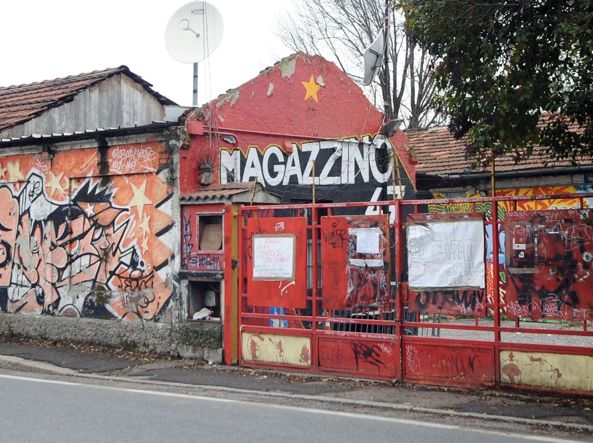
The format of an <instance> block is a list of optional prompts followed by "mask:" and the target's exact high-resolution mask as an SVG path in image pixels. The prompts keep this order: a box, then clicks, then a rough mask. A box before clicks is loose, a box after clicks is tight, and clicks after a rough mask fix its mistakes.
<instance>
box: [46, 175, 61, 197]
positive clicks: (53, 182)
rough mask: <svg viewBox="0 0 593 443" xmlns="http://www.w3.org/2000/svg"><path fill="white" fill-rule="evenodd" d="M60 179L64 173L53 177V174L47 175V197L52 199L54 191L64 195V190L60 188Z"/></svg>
mask: <svg viewBox="0 0 593 443" xmlns="http://www.w3.org/2000/svg"><path fill="white" fill-rule="evenodd" d="M62 177H64V173H63V172H62V173H61V174H60V175H55V174H54V173H53V172H50V173H49V196H50V197H52V196H53V195H54V193H55V192H56V190H57V191H58V192H59V193H60V194H63V193H64V188H63V187H62V183H61V182H62Z"/></svg>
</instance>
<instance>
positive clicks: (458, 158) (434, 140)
mask: <svg viewBox="0 0 593 443" xmlns="http://www.w3.org/2000/svg"><path fill="white" fill-rule="evenodd" d="M405 134H406V137H407V138H408V142H409V148H410V150H411V151H412V154H413V156H414V157H415V158H416V160H417V162H418V163H417V164H416V171H417V173H419V174H426V175H438V176H446V175H467V174H472V173H481V172H489V170H490V168H486V169H485V168H483V167H478V168H473V167H472V163H473V162H472V160H471V159H466V157H465V149H466V145H467V141H466V140H464V139H461V140H457V139H455V138H454V137H453V135H452V134H451V133H450V132H449V129H448V128H446V127H441V128H432V129H427V130H423V131H407V132H406V133H405ZM592 163H593V159H583V160H582V162H580V164H581V165H591V164H592ZM568 166H574V165H573V164H572V163H571V162H570V160H552V159H551V158H550V157H549V156H547V155H545V153H544V149H543V148H542V147H539V146H536V147H535V148H534V150H533V154H532V155H531V156H530V157H529V158H528V159H526V160H522V161H520V162H519V163H516V162H515V160H514V158H513V157H512V156H511V155H504V156H501V157H497V158H496V171H497V172H513V171H526V170H534V169H542V168H553V167H556V168H557V167H568Z"/></svg>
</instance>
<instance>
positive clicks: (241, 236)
mask: <svg viewBox="0 0 593 443" xmlns="http://www.w3.org/2000/svg"><path fill="white" fill-rule="evenodd" d="M243 209H244V208H243V207H241V209H239V220H238V223H237V225H238V230H237V231H238V235H239V258H238V260H237V261H238V266H239V272H238V275H239V284H238V287H239V297H238V298H237V299H238V303H239V306H238V307H237V312H238V313H239V325H238V327H237V335H238V337H237V364H238V365H240V366H241V365H242V364H243V337H242V336H241V327H242V326H243V291H244V289H245V288H244V287H243V282H244V281H245V279H244V275H243V274H244V273H245V271H246V269H245V268H246V266H245V259H244V257H245V241H244V240H245V234H244V232H243V231H244V226H243V220H244V218H245V214H246V213H247V212H246V211H244V210H243Z"/></svg>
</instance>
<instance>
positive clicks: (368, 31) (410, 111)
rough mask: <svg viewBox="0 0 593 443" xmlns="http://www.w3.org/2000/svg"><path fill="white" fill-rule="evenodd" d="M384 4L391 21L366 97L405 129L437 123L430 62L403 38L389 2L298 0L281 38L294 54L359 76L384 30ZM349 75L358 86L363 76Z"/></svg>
mask: <svg viewBox="0 0 593 443" xmlns="http://www.w3.org/2000/svg"><path fill="white" fill-rule="evenodd" d="M386 4H389V5H390V8H391V13H392V20H391V23H390V26H389V29H388V35H387V40H388V42H389V45H388V52H387V54H386V57H385V66H384V68H383V69H381V70H380V71H379V75H378V76H377V78H376V79H375V81H374V82H373V84H372V85H371V86H369V87H366V88H365V93H366V94H367V96H368V97H369V98H370V100H371V101H372V102H373V103H374V104H375V106H378V107H379V108H381V109H382V110H383V111H386V113H388V114H390V115H389V117H392V118H402V119H404V120H405V121H407V122H408V127H409V128H413V129H416V128H420V127H426V126H428V125H431V124H434V123H436V122H439V121H441V120H442V117H441V116H440V114H439V112H438V111H437V110H435V109H434V107H433V95H434V92H435V87H434V82H433V79H432V75H431V67H432V65H433V63H432V60H431V58H430V56H429V54H428V53H427V52H425V51H423V50H421V49H420V48H419V47H418V46H417V45H416V44H415V42H413V41H411V39H410V38H408V37H407V36H406V32H405V27H404V16H403V15H402V14H400V13H395V12H394V11H393V6H392V2H390V1H389V0H298V3H297V7H296V9H295V14H293V16H290V17H287V18H286V19H285V20H284V21H282V22H281V23H280V38H281V39H282V41H283V42H284V44H285V45H286V46H288V47H289V48H290V49H292V50H294V51H302V52H305V53H308V54H319V55H322V56H324V57H326V58H328V59H329V60H331V61H334V62H335V63H336V64H337V65H338V66H339V67H340V69H342V70H343V71H344V72H346V73H357V72H360V73H362V56H363V54H364V51H365V49H366V48H367V47H368V46H369V45H370V44H371V43H372V41H373V39H374V38H375V37H376V36H377V33H378V32H379V30H380V29H382V28H383V26H384V16H385V8H386ZM403 14H405V11H404V12H403ZM349 75H350V76H351V77H352V78H353V80H354V81H356V82H357V83H359V84H361V81H362V78H361V77H362V75H356V74H355V75H352V74H349Z"/></svg>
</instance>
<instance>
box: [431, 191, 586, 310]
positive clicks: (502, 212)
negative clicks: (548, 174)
mask: <svg viewBox="0 0 593 443" xmlns="http://www.w3.org/2000/svg"><path fill="white" fill-rule="evenodd" d="M591 191H592V188H591V185H583V186H578V187H577V186H573V185H566V186H535V187H522V188H512V189H499V190H497V191H496V195H497V196H500V197H514V196H525V197H529V196H536V195H570V194H579V193H586V192H591ZM432 194H433V197H434V198H437V199H451V198H473V197H485V196H487V194H486V193H484V192H477V191H476V192H469V191H466V192H440V191H439V192H433V193H432ZM580 200H581V199H579V198H576V197H573V198H563V199H562V198H556V199H545V200H532V201H521V202H516V203H514V202H499V204H498V214H497V215H498V219H499V221H500V222H504V221H505V220H506V217H507V213H508V212H510V211H513V210H517V211H534V210H538V211H544V210H556V209H578V208H579V207H580V204H581V201H580ZM592 200H593V199H587V198H585V199H583V207H584V208H588V207H591V205H593V201H592ZM428 211H429V212H430V213H433V214H436V213H447V212H480V213H484V214H485V216H486V218H487V219H490V218H491V216H492V205H491V204H490V203H488V202H478V203H476V202H472V203H455V204H429V205H428ZM502 226H503V225H502V223H501V224H499V228H498V231H499V241H498V245H499V254H498V263H499V269H500V270H499V274H498V281H499V296H500V303H501V305H502V306H504V305H505V302H506V297H507V295H506V294H507V284H508V275H507V270H506V261H507V260H506V239H505V235H506V232H505V229H504V228H503V227H502ZM493 263H494V256H493V250H492V225H490V224H487V225H486V295H487V301H488V305H490V306H491V305H492V304H493V303H494V281H495V280H494V265H493ZM506 309H507V311H509V315H510V316H511V317H513V318H515V317H517V316H521V312H523V314H525V315H524V316H528V315H526V313H527V311H526V310H525V308H521V307H520V306H518V305H517V304H513V303H512V302H511V303H509V305H508V306H507V307H506ZM577 313H578V311H577Z"/></svg>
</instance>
